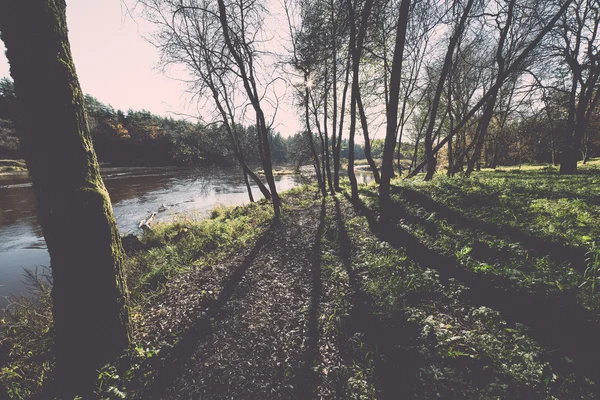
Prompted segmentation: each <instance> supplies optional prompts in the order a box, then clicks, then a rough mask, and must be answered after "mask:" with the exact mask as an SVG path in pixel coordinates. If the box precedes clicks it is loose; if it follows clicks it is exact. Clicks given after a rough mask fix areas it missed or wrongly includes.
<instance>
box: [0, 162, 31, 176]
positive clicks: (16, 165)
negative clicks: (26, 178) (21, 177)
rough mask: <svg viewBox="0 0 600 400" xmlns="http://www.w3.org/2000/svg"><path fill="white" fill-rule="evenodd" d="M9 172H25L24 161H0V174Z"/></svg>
mask: <svg viewBox="0 0 600 400" xmlns="http://www.w3.org/2000/svg"><path fill="white" fill-rule="evenodd" d="M10 172H27V165H26V164H25V161H24V160H0V174H1V173H10Z"/></svg>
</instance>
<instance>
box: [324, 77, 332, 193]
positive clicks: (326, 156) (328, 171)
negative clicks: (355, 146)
mask: <svg viewBox="0 0 600 400" xmlns="http://www.w3.org/2000/svg"><path fill="white" fill-rule="evenodd" d="M328 95H329V89H328V82H327V67H325V101H324V110H323V118H324V121H323V125H324V126H323V131H324V133H325V171H326V172H327V186H328V187H329V191H330V192H331V195H333V194H334V193H335V191H334V190H333V182H332V181H331V167H330V165H329V136H328V132H327V97H328ZM334 126H335V124H334Z"/></svg>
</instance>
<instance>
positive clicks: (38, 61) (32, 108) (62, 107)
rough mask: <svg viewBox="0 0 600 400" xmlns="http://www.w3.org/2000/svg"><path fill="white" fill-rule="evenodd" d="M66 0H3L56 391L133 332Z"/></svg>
mask: <svg viewBox="0 0 600 400" xmlns="http://www.w3.org/2000/svg"><path fill="white" fill-rule="evenodd" d="M65 12H66V4H65V1H64V0H36V1H27V2H24V1H20V0H3V1H2V2H0V32H1V35H2V40H3V41H4V43H5V45H6V48H7V51H6V55H7V57H8V60H9V62H10V71H11V75H12V77H13V79H14V82H15V90H16V95H17V107H18V111H19V119H18V130H19V132H20V134H21V137H22V143H23V149H24V152H25V157H26V161H27V166H28V168H29V172H30V174H31V179H32V181H33V188H34V191H35V196H36V206H37V213H38V218H39V221H40V224H41V226H42V231H43V234H44V237H45V239H46V244H47V246H48V252H49V253H50V262H51V267H52V279H53V288H52V298H53V317H54V329H55V334H56V342H55V346H56V347H55V355H56V376H55V380H56V382H55V383H56V385H55V387H56V388H59V389H58V390H59V392H58V393H57V396H58V397H62V398H72V397H73V395H74V394H76V393H81V394H83V393H86V392H88V391H89V390H90V388H91V387H92V386H93V384H94V383H95V379H96V378H97V372H96V369H97V368H99V367H101V366H102V365H104V364H105V363H106V362H109V361H110V360H112V359H113V358H114V357H115V356H117V355H119V354H120V353H121V351H122V350H123V349H124V348H125V347H126V346H127V344H128V342H129V338H130V331H129V316H128V309H127V288H126V284H125V277H124V271H123V262H124V253H123V249H122V246H121V239H120V237H119V232H118V230H117V226H116V223H115V218H114V215H113V210H112V206H111V203H110V199H109V196H108V192H107V191H106V188H105V186H104V183H103V182H102V179H101V177H100V172H99V167H98V161H97V158H96V154H95V153H94V149H93V147H92V140H91V136H90V132H89V129H88V126H87V120H86V114H85V108H84V100H83V94H82V92H81V89H80V87H79V82H78V80H77V75H76V73H75V67H74V65H73V60H72V57H71V51H70V46H69V41H68V36H67V25H66V14H65Z"/></svg>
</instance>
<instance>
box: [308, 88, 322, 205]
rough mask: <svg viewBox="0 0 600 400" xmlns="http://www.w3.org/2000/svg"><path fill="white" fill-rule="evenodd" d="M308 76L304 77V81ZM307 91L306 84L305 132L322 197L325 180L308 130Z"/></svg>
mask: <svg viewBox="0 0 600 400" xmlns="http://www.w3.org/2000/svg"><path fill="white" fill-rule="evenodd" d="M307 78H308V77H305V82H306V80H307ZM309 97H310V95H309V92H308V86H306V87H305V88H304V107H305V110H304V111H305V120H306V134H307V135H308V143H309V146H310V152H311V154H312V156H313V165H314V166H315V173H316V174H317V184H318V185H319V189H321V194H322V195H323V197H325V196H327V190H326V189H325V182H324V181H323V176H322V175H321V164H320V162H319V154H317V149H316V148H315V144H314V141H313V135H312V132H311V130H310V113H309V111H308V102H309Z"/></svg>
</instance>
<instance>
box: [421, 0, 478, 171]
mask: <svg viewBox="0 0 600 400" xmlns="http://www.w3.org/2000/svg"><path fill="white" fill-rule="evenodd" d="M473 2H474V0H469V1H468V2H467V5H466V6H465V9H464V10H463V13H462V16H461V18H460V21H459V23H458V25H457V26H456V29H455V31H454V34H453V35H452V37H451V38H450V42H449V44H448V49H447V50H446V57H445V58H444V64H443V66H442V72H441V73H440V79H439V80H438V83H437V87H436V90H435V95H434V97H433V101H432V103H431V113H430V115H429V124H428V125H427V130H426V131H425V140H424V144H425V158H426V160H427V174H426V175H425V180H426V181H428V180H431V178H433V174H434V173H435V166H436V160H435V152H434V151H433V128H434V127H435V121H436V118H437V111H438V108H439V104H440V99H441V97H442V91H443V90H444V82H445V81H446V77H447V76H448V72H449V71H450V65H451V64H452V57H453V55H454V49H455V48H456V45H457V44H458V41H459V40H460V38H461V36H462V33H463V30H464V28H465V23H466V21H467V17H468V16H469V12H470V11H471V7H472V6H473Z"/></svg>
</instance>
